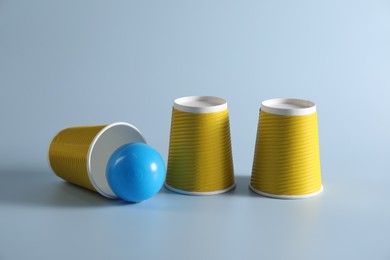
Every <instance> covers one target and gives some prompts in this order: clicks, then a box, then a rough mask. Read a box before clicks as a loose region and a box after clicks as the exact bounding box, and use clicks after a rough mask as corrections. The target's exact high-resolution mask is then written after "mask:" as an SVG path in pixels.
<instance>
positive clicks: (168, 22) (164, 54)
mask: <svg viewBox="0 0 390 260" xmlns="http://www.w3.org/2000/svg"><path fill="white" fill-rule="evenodd" d="M0 87H1V93H0V115H1V117H0V118H1V122H2V123H1V132H0V133H1V135H0V145H1V148H0V170H1V171H0V174H1V175H0V178H1V179H0V186H1V187H0V188H1V189H0V215H1V219H0V259H23V258H24V259H26V258H34V257H36V258H37V259H38V258H40V259H44V258H45V257H46V258H47V259H52V258H53V256H54V255H55V254H58V253H59V252H61V256H62V257H64V259H66V258H69V257H70V255H72V250H73V249H72V250H71V249H68V248H67V247H66V246H64V245H63V244H62V243H65V244H66V243H68V246H69V247H73V248H75V249H74V250H76V251H78V252H79V255H80V256H91V257H94V258H95V259H98V258H100V257H102V258H103V257H109V256H115V257H117V259H119V258H127V259H129V258H132V259H140V258H139V257H140V256H142V255H143V256H144V257H146V258H148V257H149V258H152V257H154V258H156V257H158V256H160V257H168V256H169V257H173V256H180V257H181V258H187V259H190V258H191V257H193V258H194V259H195V258H204V259H206V258H213V257H214V258H222V257H224V258H225V259H229V258H231V259H237V257H244V258H245V257H256V258H264V259H270V258H285V257H289V258H294V257H296V258H297V259H306V258H307V259H309V258H314V257H316V258H317V259H330V258H335V257H336V258H338V259H341V258H349V259H358V258H361V259H369V258H370V259H390V248H389V242H388V241H390V237H389V233H390V225H389V219H390V204H389V199H390V192H389V190H388V186H389V185H388V183H389V181H390V175H389V173H390V170H389V166H388V164H389V159H388V158H389V154H390V153H389V151H390V150H389V147H390V137H389V136H390V135H389V133H390V123H389V111H390V110H389V100H390V1H384V0H383V1H376V0H367V1H352V0H351V1H347V0H337V1H336V0H334V1H332V0H331V1H303V0H299V1H287V0H276V1H245V0H243V1H49V0H47V1H43V0H37V1H10V0H0ZM188 95H215V96H220V97H223V98H225V99H226V100H227V101H228V106H229V111H230V123H231V136H232V144H233V156H234V164H235V170H236V174H237V175H238V176H239V177H238V178H237V185H238V187H237V189H236V190H235V191H233V192H232V193H230V194H226V195H221V196H214V197H202V198H199V197H187V196H179V195H175V194H172V193H169V192H167V191H165V190H163V191H162V192H161V193H160V194H158V195H157V196H156V197H155V198H153V199H151V200H149V201H146V202H144V203H140V204H136V205H121V206H119V205H118V204H117V202H111V201H107V200H105V199H104V198H100V197H99V196H98V195H95V194H93V193H90V192H86V191H84V190H81V189H78V188H75V187H73V186H71V185H67V184H64V183H63V182H62V181H61V180H60V179H59V178H57V177H55V176H54V174H52V173H51V172H50V170H49V169H48V167H47V163H46V156H47V155H46V153H47V147H48V145H49V142H50V140H51V138H52V137H53V136H54V135H55V134H56V132H57V131H59V130H61V129H63V128H65V127H69V126H75V125H94V124H103V123H111V122H115V121H127V122H130V123H132V124H134V125H136V126H137V127H138V128H139V129H140V130H141V131H142V132H143V134H144V135H145V137H146V139H147V141H148V142H149V144H151V145H152V146H154V147H155V148H156V149H157V150H158V151H159V152H160V153H161V154H162V156H163V158H164V159H165V160H166V158H167V153H168V142H169V127H170V119H171V107H172V102H173V100H174V99H175V98H178V97H181V96H188ZM277 97H295V98H303V99H309V100H312V101H314V102H316V103H317V105H318V115H319V131H320V145H321V162H322V172H323V181H324V185H325V193H324V194H323V195H322V196H321V197H319V198H316V199H312V200H305V201H280V200H272V199H264V198H261V197H259V196H254V195H253V194H251V193H250V192H249V191H247V183H248V181H249V179H248V176H249V175H250V172H251V167H252V159H253V150H254V142H255V135H256V130H257V120H258V109H259V107H260V103H261V101H263V100H266V99H269V98H277ZM107 205H108V206H110V207H104V206H107ZM306 213H307V214H306ZM72 228H75V230H73V229H72ZM302 230H303V231H302ZM98 238H101V239H98ZM118 240H119V241H118ZM39 241H42V242H41V243H40V242H39ZM85 241H88V242H85ZM154 247H156V250H153V248H154ZM62 250H63V251H62ZM137 257H138V258H137ZM58 259H60V258H58Z"/></svg>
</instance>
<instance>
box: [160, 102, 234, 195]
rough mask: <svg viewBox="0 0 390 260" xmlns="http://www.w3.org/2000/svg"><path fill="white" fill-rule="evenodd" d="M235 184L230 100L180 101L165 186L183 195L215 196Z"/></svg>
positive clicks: (175, 108) (175, 109)
mask: <svg viewBox="0 0 390 260" xmlns="http://www.w3.org/2000/svg"><path fill="white" fill-rule="evenodd" d="M234 185H235V182H234V174H233V160H232V149H231V141H230V126H229V114H228V109H227V103H226V101H225V100H224V99H222V98H218V97H209V96H192V97H183V98H179V99H176V100H175V102H174V105H173V110H172V124H171V134H170V143H169V156H168V168H167V178H166V182H165V186H166V187H167V188H168V189H170V190H172V191H175V192H178V193H182V194H188V195H212V194H219V193H223V192H226V191H229V190H230V189H232V188H233V187H234Z"/></svg>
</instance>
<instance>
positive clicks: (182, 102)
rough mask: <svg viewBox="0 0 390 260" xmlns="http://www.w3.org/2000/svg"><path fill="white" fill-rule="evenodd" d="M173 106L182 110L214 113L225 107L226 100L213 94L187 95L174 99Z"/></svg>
mask: <svg viewBox="0 0 390 260" xmlns="http://www.w3.org/2000/svg"><path fill="white" fill-rule="evenodd" d="M173 107H174V108H175V109H177V110H180V111H183V112H190V113H201V114H203V113H214V112H219V111H223V110H225V109H227V102H226V100H225V99H223V98H220V97H214V96H188V97H181V98H177V99H175V101H174V104H173Z"/></svg>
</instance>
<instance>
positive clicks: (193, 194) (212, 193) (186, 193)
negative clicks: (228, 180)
mask: <svg viewBox="0 0 390 260" xmlns="http://www.w3.org/2000/svg"><path fill="white" fill-rule="evenodd" d="M164 186H165V188H167V189H168V190H170V191H173V192H176V193H180V194H184V195H192V196H208V195H217V194H221V193H225V192H228V191H230V190H232V189H234V188H235V187H236V184H235V183H234V184H233V185H232V186H230V187H229V188H227V189H224V190H216V191H205V192H200V191H186V190H179V189H176V188H173V187H172V186H169V184H167V183H164Z"/></svg>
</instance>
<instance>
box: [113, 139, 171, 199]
mask: <svg viewBox="0 0 390 260" xmlns="http://www.w3.org/2000/svg"><path fill="white" fill-rule="evenodd" d="M106 174H107V180H108V183H109V185H110V187H111V189H112V191H113V192H114V193H115V194H116V195H117V196H118V197H120V198H121V199H123V200H126V201H129V202H140V201H143V200H146V199H149V198H150V197H152V196H153V195H155V194H156V193H157V192H158V191H159V190H160V189H161V187H162V186H163V184H164V181H165V176H166V170H165V165H164V161H163V159H162V158H161V155H160V154H159V153H158V152H157V151H156V150H155V149H153V148H152V147H151V146H149V145H147V144H144V143H129V144H125V145H123V146H121V147H119V148H118V149H117V150H116V151H115V152H114V153H113V154H112V155H111V157H110V159H109V160H108V163H107V172H106Z"/></svg>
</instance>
